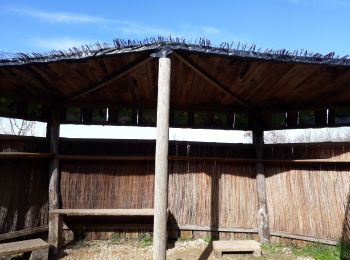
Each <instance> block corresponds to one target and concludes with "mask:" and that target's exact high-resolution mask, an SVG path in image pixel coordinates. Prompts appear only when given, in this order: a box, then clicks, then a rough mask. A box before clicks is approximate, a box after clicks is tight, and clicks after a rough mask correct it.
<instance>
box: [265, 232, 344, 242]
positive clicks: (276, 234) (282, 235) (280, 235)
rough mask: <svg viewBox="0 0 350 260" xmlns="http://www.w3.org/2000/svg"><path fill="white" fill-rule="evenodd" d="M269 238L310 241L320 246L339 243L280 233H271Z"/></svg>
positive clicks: (325, 239)
mask: <svg viewBox="0 0 350 260" xmlns="http://www.w3.org/2000/svg"><path fill="white" fill-rule="evenodd" d="M271 236H276V237H284V238H291V239H297V240H303V241H310V242H316V243H322V244H328V245H337V244H338V243H339V241H336V240H332V239H327V238H319V237H314V236H305V235H295V234H290V233H286V232H280V231H271Z"/></svg>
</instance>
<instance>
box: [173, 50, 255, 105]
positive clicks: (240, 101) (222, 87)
mask: <svg viewBox="0 0 350 260" xmlns="http://www.w3.org/2000/svg"><path fill="white" fill-rule="evenodd" d="M173 53H174V55H175V56H176V57H177V58H178V59H179V60H181V61H182V62H183V63H185V64H186V65H187V66H189V67H190V68H191V69H192V70H194V71H195V72H196V73H197V74H198V75H200V76H201V77H203V78H204V79H205V80H207V81H208V82H210V83H211V84H212V85H213V86H215V87H216V88H218V89H219V90H221V91H223V92H225V93H226V94H228V95H230V96H231V97H233V98H234V99H235V100H236V101H237V102H238V103H240V104H241V105H243V106H245V107H246V108H248V109H249V110H251V111H256V109H255V108H254V107H253V106H251V105H250V104H248V103H246V102H245V101H243V100H242V99H241V98H239V97H237V96H236V94H235V93H233V92H232V91H231V90H230V89H229V88H227V87H225V86H223V85H222V84H221V83H219V82H218V81H217V80H216V79H214V78H213V77H211V76H209V75H208V73H206V72H205V71H204V70H202V69H201V68H200V67H198V66H196V65H195V64H193V63H192V62H191V61H189V60H187V59H186V58H185V57H183V56H182V55H180V54H178V53H176V52H173Z"/></svg>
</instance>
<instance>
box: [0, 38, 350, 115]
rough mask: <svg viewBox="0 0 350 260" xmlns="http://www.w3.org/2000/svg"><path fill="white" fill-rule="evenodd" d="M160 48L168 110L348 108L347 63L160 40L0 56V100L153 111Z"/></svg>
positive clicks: (282, 52)
mask: <svg viewBox="0 0 350 260" xmlns="http://www.w3.org/2000/svg"><path fill="white" fill-rule="evenodd" d="M165 47H166V48H167V49H169V50H170V51H172V52H173V53H172V54H171V55H170V57H171V59H172V82H171V88H172V89H171V105H172V107H173V108H178V109H192V108H196V109H197V108H200V109H206V110H225V109H233V110H254V111H262V110H265V111H266V110H279V111H284V110H289V109H300V108H303V109H306V108H314V109H324V108H328V107H334V106H341V105H346V104H348V103H349V100H350V90H349V82H350V59H349V57H348V56H345V57H338V56H335V54H334V53H329V54H327V55H321V54H318V53H316V54H315V53H310V52H307V51H304V50H300V51H294V52H290V51H287V50H278V51H272V50H261V49H257V48H256V46H255V45H245V44H241V43H238V44H235V45H233V44H228V43H223V44H222V45H220V46H218V47H213V46H211V44H210V41H208V40H204V39H201V40H199V41H197V42H194V43H187V42H186V41H185V40H184V39H178V38H176V39H172V38H167V39H165V38H162V37H159V38H157V39H155V38H151V39H147V40H145V41H142V42H139V41H123V40H114V42H113V45H112V46H110V45H107V44H96V45H94V46H88V45H85V46H82V47H80V48H72V49H69V50H68V51H51V52H48V53H44V54H37V53H33V54H24V53H17V54H11V53H10V54H8V53H7V54H5V53H2V54H1V56H0V82H1V84H0V93H1V96H2V97H10V98H15V99H23V100H31V101H37V102H41V103H47V104H49V105H50V104H53V103H57V102H62V103H64V104H66V105H73V104H78V105H80V106H83V105H84V106H92V107H93V106H110V105H117V106H120V105H123V106H132V107H153V108H154V107H155V106H156V96H157V70H158V65H157V64H158V63H157V59H154V58H152V57H150V56H151V55H152V54H154V53H156V52H158V51H159V50H161V49H163V48H165Z"/></svg>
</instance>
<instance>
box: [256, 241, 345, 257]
mask: <svg viewBox="0 0 350 260" xmlns="http://www.w3.org/2000/svg"><path fill="white" fill-rule="evenodd" d="M261 248H262V250H263V251H264V252H265V253H266V254H268V255H279V254H285V253H286V251H287V250H288V249H289V250H290V252H291V254H292V255H294V256H304V257H306V256H308V257H312V258H314V259H316V260H339V259H350V244H348V243H339V244H338V245H336V246H331V245H324V244H319V243H308V244H307V245H305V246H302V247H298V246H287V245H284V244H263V245H261Z"/></svg>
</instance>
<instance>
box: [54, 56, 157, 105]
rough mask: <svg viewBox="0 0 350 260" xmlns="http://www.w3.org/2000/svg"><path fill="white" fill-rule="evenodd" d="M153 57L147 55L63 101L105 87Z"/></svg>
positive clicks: (64, 100)
mask: <svg viewBox="0 0 350 260" xmlns="http://www.w3.org/2000/svg"><path fill="white" fill-rule="evenodd" d="M151 59H153V57H150V56H147V57H146V58H142V59H141V60H138V61H136V62H134V63H132V64H130V65H129V66H127V67H126V68H124V69H122V70H121V71H117V72H115V73H113V74H112V75H109V76H107V77H106V78H104V79H103V80H101V81H99V82H97V83H95V84H93V85H92V86H89V87H87V88H84V89H82V90H79V91H78V92H76V93H74V94H73V95H71V96H68V97H66V98H64V99H63V100H61V102H67V101H70V100H73V99H76V98H78V97H81V96H84V95H86V94H89V93H92V92H94V91H97V90H99V89H101V88H103V87H105V86H106V85H107V84H109V83H111V82H113V81H114V80H117V79H119V78H121V77H123V76H125V75H127V74H128V73H129V72H131V71H132V70H134V69H135V68H136V67H138V66H141V65H143V64H145V63H147V62H148V61H150V60H151Z"/></svg>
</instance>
